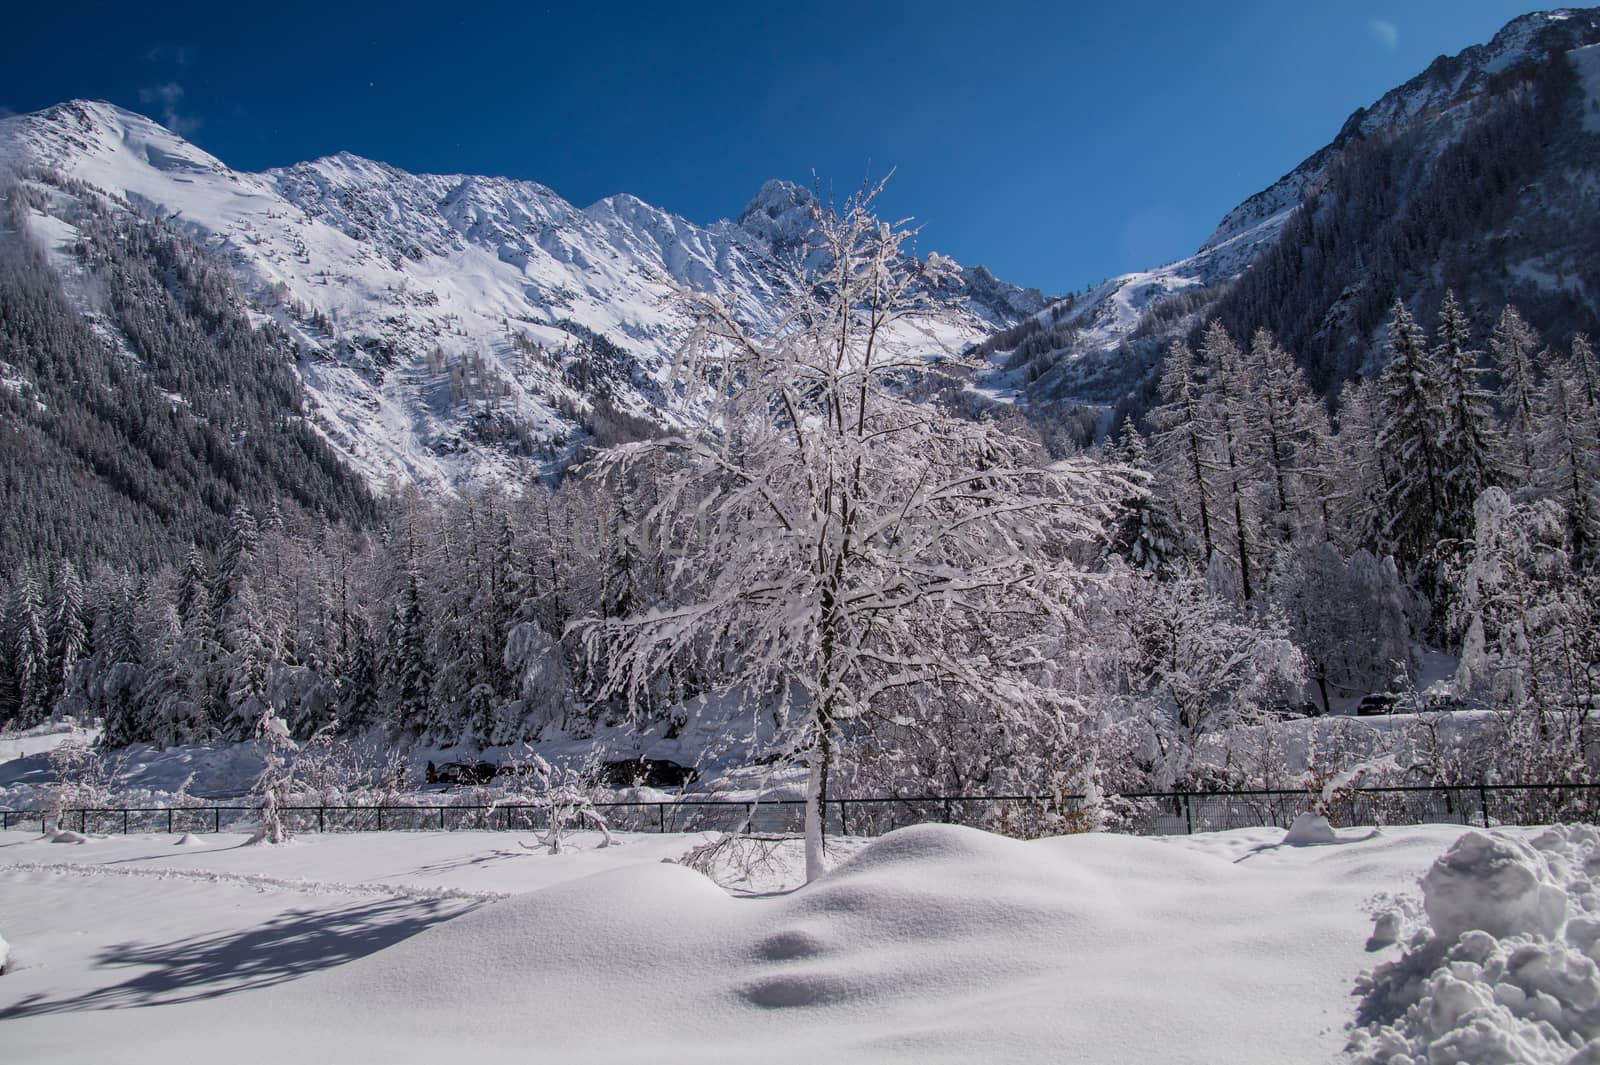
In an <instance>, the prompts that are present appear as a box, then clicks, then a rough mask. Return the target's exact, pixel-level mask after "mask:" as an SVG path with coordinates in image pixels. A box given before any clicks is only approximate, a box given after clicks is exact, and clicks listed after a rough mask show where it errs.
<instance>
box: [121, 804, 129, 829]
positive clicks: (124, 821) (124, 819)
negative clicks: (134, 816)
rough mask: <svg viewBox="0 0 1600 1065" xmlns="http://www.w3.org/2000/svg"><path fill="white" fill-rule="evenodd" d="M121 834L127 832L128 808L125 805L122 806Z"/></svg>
mask: <svg viewBox="0 0 1600 1065" xmlns="http://www.w3.org/2000/svg"><path fill="white" fill-rule="evenodd" d="M122 834H123V835H124V836H126V835H127V834H128V808H127V807H126V806H124V807H123V808H122Z"/></svg>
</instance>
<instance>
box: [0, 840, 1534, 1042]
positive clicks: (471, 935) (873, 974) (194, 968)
mask: <svg viewBox="0 0 1600 1065" xmlns="http://www.w3.org/2000/svg"><path fill="white" fill-rule="evenodd" d="M1463 834H1464V830H1463V829H1461V828H1460V827H1449V826H1425V827H1418V828H1403V829H1402V828H1391V829H1385V830H1383V831H1382V832H1378V833H1374V832H1371V831H1370V830H1350V829H1339V830H1335V832H1334V839H1333V841H1332V842H1331V843H1329V844H1327V845H1323V846H1312V847H1298V846H1284V845H1282V837H1283V833H1282V830H1281V829H1280V830H1277V831H1273V830H1270V829H1261V830H1245V831H1237V832H1227V833H1218V834H1214V835H1204V836H1195V837H1187V838H1169V839H1141V838H1132V837H1122V836H1112V835H1082V836H1069V837H1062V838H1058V839H1046V840H1037V841H1031V842H1019V841H1015V840H1009V839H1004V838H1001V837H998V836H993V835H989V834H986V833H983V832H978V831H976V830H972V829H962V828H955V827H949V826H939V825H927V826H922V827H918V828H913V829H905V830H902V831H900V832H896V833H894V834H892V835H889V836H886V837H883V838H881V839H878V840H875V841H871V842H869V843H865V844H863V843H862V842H861V841H852V846H851V847H849V848H846V851H848V850H854V851H855V854H854V857H852V858H850V859H849V860H847V861H845V862H844V863H843V864H842V865H840V866H839V867H838V868H836V869H835V870H834V871H833V872H832V873H830V874H829V875H827V876H826V877H824V878H823V879H821V880H819V881H817V882H815V883H813V884H811V885H809V886H806V887H801V888H798V889H794V887H795V883H794V880H793V871H792V867H791V868H790V869H789V870H787V871H780V872H779V873H778V874H777V875H776V876H775V877H774V878H773V879H772V880H770V881H769V882H768V883H767V884H765V885H752V886H751V888H752V890H751V892H750V893H749V894H746V895H744V896H734V895H730V894H728V893H727V892H725V891H723V890H722V889H721V888H718V887H717V886H716V885H715V884H713V883H712V882H711V881H709V880H707V879H705V878H704V877H702V876H700V875H699V874H697V873H695V872H693V871H691V870H689V869H686V868H684V867H682V866H678V865H670V864H663V863H662V862H661V859H662V858H664V857H671V856H673V855H675V854H679V853H682V852H683V851H685V850H686V849H687V848H688V847H690V846H691V845H693V844H694V843H696V842H699V840H700V839H702V838H704V837H684V836H627V837H625V838H624V841H623V845H622V846H619V847H615V848H607V849H596V844H597V842H598V840H597V839H596V838H595V837H592V836H580V837H578V840H577V844H576V847H575V849H573V850H571V851H569V852H568V853H566V854H562V855H549V854H544V853H537V852H535V851H531V850H527V849H524V848H521V847H518V846H517V837H516V836H515V834H495V833H475V832H463V833H391V834H352V835H348V836H345V835H341V836H326V837H316V836H309V837H308V836H302V837H298V838H297V839H296V840H295V841H293V842H291V843H290V844H288V845H285V846H280V847H254V848H244V847H240V846H239V844H240V842H241V841H242V838H243V837H240V836H222V837H202V840H203V843H204V846H202V847H182V848H174V847H173V846H171V842H170V839H169V838H168V837H160V836H152V837H139V836H134V837H127V838H123V837H111V838H95V839H91V840H90V841H89V842H88V843H86V844H84V845H83V846H81V847H77V848H72V849H71V850H70V851H69V852H68V855H69V857H70V858H71V861H70V862H63V860H62V857H63V856H62V853H61V850H60V849H59V848H51V847H49V846H48V844H44V843H42V842H40V841H39V839H38V837H37V836H35V835H32V834H29V833H24V832H20V831H12V832H8V833H0V925H3V926H4V927H5V928H6V931H7V934H8V935H10V936H11V938H12V941H13V959H12V963H13V964H12V969H11V970H10V971H8V973H7V975H6V977H5V980H4V982H3V983H0V1031H3V1033H4V1037H5V1045H6V1047H7V1049H8V1051H9V1052H10V1055H8V1056H14V1057H15V1060H19V1061H28V1062H30V1063H45V1062H66V1061H81V1060H91V1059H92V1060H108V1059H109V1057H114V1058H115V1059H116V1060H118V1061H126V1062H130V1063H133V1062H145V1061H149V1062H161V1063H163V1065H168V1063H170V1062H171V1061H174V1060H210V1059H217V1060H230V1061H244V1062H250V1061H261V1062H269V1061H278V1060H282V1059H283V1058H285V1057H286V1056H290V1055H292V1056H293V1057H295V1058H296V1059H299V1060H330V1061H332V1060H336V1061H348V1062H368V1061H370V1062H384V1063H407V1062H435V1061H438V1060H439V1059H440V1058H441V1057H443V1056H449V1057H451V1058H455V1057H460V1056H463V1055H465V1056H468V1057H511V1058H526V1057H530V1056H531V1057H536V1058H537V1059H539V1060H553V1061H571V1062H619V1063H621V1062H636V1061H640V1060H654V1061H696V1062H724V1061H725V1062H749V1061H762V1062H780V1063H781V1062H791V1061H793V1062H810V1061H816V1060H827V1061H830V1062H837V1063H849V1062H874V1063H876V1062H908V1063H909V1062H917V1063H929V1062H962V1063H969V1062H1001V1061H1004V1062H1050V1063H1055V1062H1060V1061H1084V1062H1095V1063H1098V1065H1118V1063H1135V1062H1137V1063H1140V1065H1145V1063H1148V1062H1152V1061H1161V1062H1163V1063H1202V1062H1203V1063H1207V1065H1215V1063H1217V1062H1223V1061H1226V1062H1229V1063H1239V1065H1250V1063H1255V1062H1260V1063H1271V1065H1283V1063H1285V1062H1295V1063H1308V1062H1333V1061H1338V1060H1340V1059H1341V1055H1342V1053H1343V1047H1344V1045H1345V1042H1346V1040H1347V1038H1348V1035H1349V1032H1348V1025H1349V1022H1350V1021H1351V1019H1352V1015H1353V1006H1352V1003H1353V999H1352V998H1351V994H1350V992H1351V988H1352V986H1354V983H1355V981H1356V980H1357V978H1358V976H1359V975H1360V974H1361V973H1362V972H1363V970H1365V969H1367V968H1369V967H1370V966H1371V964H1372V960H1373V959H1372V955H1370V954H1368V953H1367V952H1366V949H1365V943H1366V940H1367V934H1368V931H1369V927H1370V926H1369V918H1368V916H1367V913H1366V909H1367V904H1368V902H1369V900H1370V899H1371V898H1372V897H1373V896H1375V895H1382V896H1386V897H1388V896H1393V895H1395V894H1396V893H1401V892H1405V891H1407V890H1412V889H1414V888H1415V886H1416V884H1417V881H1418V877H1419V876H1420V875H1421V874H1423V873H1424V872H1425V871H1426V870H1427V869H1428V868H1429V865H1430V863H1431V862H1433V860H1434V859H1435V858H1437V857H1438V855H1439V854H1440V853H1441V852H1442V851H1444V850H1445V849H1446V848H1448V847H1449V846H1450V845H1451V844H1452V843H1454V842H1455V841H1456V840H1457V839H1458V838H1460V837H1462V836H1463ZM1537 835H1538V833H1537V832H1513V833H1506V834H1503V835H1500V836H1499V838H1503V839H1508V840H1525V839H1528V838H1530V837H1534V836H1537ZM1517 845H1518V846H1521V844H1517ZM1530 846H1532V844H1530ZM500 894H505V895H508V896H509V897H506V898H503V899H499V898H497V896H498V895H500Z"/></svg>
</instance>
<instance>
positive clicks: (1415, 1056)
mask: <svg viewBox="0 0 1600 1065" xmlns="http://www.w3.org/2000/svg"><path fill="white" fill-rule="evenodd" d="M1596 873H1600V832H1596V830H1595V829H1594V828H1591V827H1588V826H1562V827H1557V828H1553V829H1550V830H1548V831H1546V832H1544V833H1543V834H1541V835H1539V836H1537V837H1535V838H1534V839H1532V840H1527V841H1524V840H1520V839H1514V838H1510V837H1508V836H1504V835H1500V834H1498V833H1484V832H1469V833H1467V834H1466V835H1464V836H1462V837H1461V838H1460V839H1459V840H1457V841H1456V842H1455V844H1454V845H1453V846H1451V847H1450V849H1449V850H1448V851H1446V852H1445V854H1444V855H1443V856H1442V857H1440V858H1439V859H1438V860H1437V861H1436V862H1435V863H1434V864H1433V867H1432V868H1431V869H1430V870H1429V871H1428V873H1427V875H1425V876H1424V877H1423V878H1422V892H1423V909H1424V911H1425V913H1426V914H1427V919H1428V925H1427V927H1424V928H1421V929H1419V930H1418V931H1417V932H1415V933H1414V934H1413V935H1412V936H1411V937H1410V939H1409V941H1408V942H1407V944H1406V952H1405V954H1404V955H1403V956H1402V957H1401V958H1400V959H1399V960H1397V961H1393V962H1389V963H1387V964H1384V965H1380V966H1378V967H1377V968H1375V969H1373V970H1372V971H1371V972H1370V973H1368V974H1367V975H1365V976H1364V977H1362V978H1361V979H1360V980H1359V981H1358V982H1357V990H1358V991H1359V992H1361V993H1362V995H1363V998H1362V1003H1361V1007H1360V1011H1359V1014H1358V1020H1359V1023H1360V1024H1361V1025H1363V1027H1361V1028H1358V1029H1357V1030H1356V1031H1355V1032H1354V1033H1353V1035H1352V1037H1351V1040H1350V1045H1349V1050H1350V1052H1351V1054H1352V1056H1353V1057H1354V1059H1355V1060H1356V1061H1357V1062H1359V1063H1361V1065H1437V1063H1445V1062H1449V1063H1452V1065H1453V1063H1457V1062H1472V1063H1473V1065H1600V967H1597V966H1596V964H1595V962H1596V960H1597V959H1600V895H1597V892H1596V884H1595V883H1594V881H1593V880H1592V879H1591V877H1592V875H1594V874H1596ZM1383 920H1384V918H1383V917H1380V918H1379V921H1380V923H1382V922H1383Z"/></svg>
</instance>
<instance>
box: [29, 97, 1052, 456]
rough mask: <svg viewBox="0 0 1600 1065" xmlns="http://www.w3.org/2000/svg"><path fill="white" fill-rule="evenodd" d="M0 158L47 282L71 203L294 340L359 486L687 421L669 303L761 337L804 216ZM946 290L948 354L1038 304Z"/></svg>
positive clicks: (801, 206)
mask: <svg viewBox="0 0 1600 1065" xmlns="http://www.w3.org/2000/svg"><path fill="white" fill-rule="evenodd" d="M0 155H3V157H4V158H6V159H7V160H9V161H10V162H12V163H13V164H14V165H17V166H18V167H19V168H20V169H21V170H22V171H23V172H24V174H25V175H28V177H27V180H28V181H29V182H30V183H32V184H34V185H36V186H38V191H40V192H41V193H42V195H41V196H39V197H36V198H37V199H38V200H39V201H40V202H42V203H43V205H44V206H43V207H42V208H40V209H38V210H36V211H35V212H34V216H33V218H32V220H31V222H30V225H29V228H30V229H31V230H32V232H33V234H34V236H35V237H36V238H37V239H39V240H40V241H41V242H43V243H44V244H46V245H47V246H48V247H49V249H50V251H51V253H52V255H53V257H54V258H55V260H56V262H57V263H58V265H59V266H61V267H62V273H63V274H64V275H65V276H66V277H67V278H68V279H69V280H70V279H71V278H73V277H75V276H77V275H78V274H79V273H81V271H79V270H78V269H77V264H76V263H75V262H74V261H73V252H72V249H73V246H74V241H75V236H74V226H73V218H74V216H75V212H77V211H80V210H83V209H84V205H83V204H82V203H81V202H80V201H81V199H82V196H83V190H82V189H81V188H80V187H79V186H78V185H77V184H74V183H81V185H83V186H87V187H88V188H89V189H90V190H92V191H93V194H94V195H97V196H103V197H104V198H105V199H106V201H107V202H108V203H109V205H110V209H112V210H126V209H132V210H137V211H141V212H145V213H148V214H152V215H155V216H158V217H160V218H161V219H163V220H165V221H166V222H167V223H168V224H170V225H172V226H173V227H175V228H177V229H179V230H180V231H181V232H183V233H185V234H186V235H187V236H188V237H190V238H191V239H192V240H193V241H194V242H196V243H197V244H198V245H200V246H201V247H203V248H204V249H206V250H207V251H208V252H209V253H210V254H211V255H212V256H214V257H215V258H216V259H217V260H219V261H220V262H222V263H224V264H225V265H226V266H227V267H228V268H229V270H230V272H231V273H232V275H233V276H234V278H235V280H236V281H237V282H238V284H239V286H240V288H241V289H242V291H243V292H244V293H245V294H246V295H247V297H248V298H249V300H250V301H251V305H252V313H253V314H255V315H256V316H257V317H258V319H265V318H266V317H270V318H272V319H275V320H276V321H277V322H278V323H279V324H280V325H281V326H282V327H283V328H284V329H286V330H287V331H288V332H289V334H290V335H291V336H292V337H293V338H294V340H295V341H296V342H297V343H298V345H299V347H300V349H301V352H302V358H301V359H300V360H299V372H300V374H301V377H302V379H303V381H304V383H305V385H306V388H307V391H308V393H309V399H310V402H311V407H312V411H311V414H312V418H313V422H314V424H315V425H316V426H317V427H318V429H319V430H320V431H321V432H322V433H323V434H324V435H325V436H326V438H327V439H328V440H329V441H330V442H332V443H333V444H334V445H335V447H336V448H337V449H338V450H339V451H340V452H341V453H342V454H343V455H344V457H345V458H346V459H348V461H349V462H350V463H352V464H353V465H354V466H355V467H356V468H357V469H359V470H360V471H361V472H362V473H363V474H364V475H365V476H366V477H367V479H368V480H369V481H370V482H371V483H372V484H374V485H375V486H378V487H385V486H390V485H393V484H397V483H413V484H419V485H422V486H427V487H447V486H464V485H471V484H481V483H490V482H501V483H506V482H514V481H516V480H518V479H522V478H525V477H527V476H528V475H529V474H530V473H532V472H535V471H537V470H540V469H544V468H547V467H548V465H549V464H551V463H554V462H558V461H560V460H561V459H562V458H563V457H564V456H566V455H567V454H569V453H570V451H571V448H572V447H573V445H574V443H575V442H576V441H578V440H581V439H583V438H585V437H586V436H588V435H591V434H594V433H600V434H605V433H608V432H615V431H618V427H619V426H628V425H634V426H637V425H638V424H639V422H637V421H635V419H643V420H647V421H653V422H657V423H659V422H672V421H675V420H681V419H684V418H689V417H692V416H693V412H692V411H688V410H686V409H685V408H684V407H683V406H682V404H681V403H680V402H679V401H678V400H677V398H676V396H675V391H674V387H673V382H672V381H671V380H670V379H669V377H670V367H671V361H672V355H673V353H674V351H675V349H676V345H677V342H678V338H679V337H680V336H681V335H682V332H683V327H684V321H683V318H682V315H681V313H680V312H679V310H678V309H677V307H676V305H675V303H674V301H673V299H672V293H673V291H674V289H675V288H676V287H678V286H684V287H688V288H693V289H696V290H700V291H705V292H713V293H716V294H718V295H721V296H725V297H728V298H731V299H735V300H736V301H737V306H738V309H739V312H740V314H742V315H743V316H745V317H746V318H748V319H749V320H751V321H752V322H755V323H761V322H763V321H764V320H766V319H768V318H770V316H771V313H772V308H773V305H774V303H775V299H776V296H777V286H779V285H781V284H782V275H781V272H780V271H779V269H778V266H779V262H778V258H777V256H779V255H784V254H788V253H789V252H791V251H792V250H794V249H795V248H797V247H800V246H803V245H804V243H805V240H806V235H807V229H808V225H809V217H810V216H809V205H810V203H811V202H812V201H811V194H810V193H809V192H808V191H807V190H805V189H803V188H801V187H799V186H796V185H793V184H790V183H787V182H781V181H772V182H768V183H767V184H766V185H765V186H764V187H763V188H762V189H761V190H760V192H759V194H758V195H757V196H756V197H755V199H754V200H752V201H751V203H750V204H749V206H748V207H746V208H745V210H744V212H743V213H742V215H741V216H740V218H739V220H738V221H737V222H734V221H721V222H717V223H714V224H712V225H710V226H698V225H695V224H693V223H691V222H688V221H686V220H684V219H682V218H679V217H677V216H675V215H672V214H669V213H667V212H666V211H662V210H660V209H658V208H655V207H652V206H650V205H649V204H646V203H644V202H642V201H640V200H639V199H637V198H635V197H633V196H628V195H617V196H610V197H607V198H606V199H603V200H600V201H599V202H597V203H595V204H592V205H590V206H589V207H586V208H579V207H576V206H574V205H572V204H570V203H568V202H567V201H565V200H563V199H562V198H561V197H560V196H558V195H557V194H556V193H554V192H553V191H551V190H550V189H548V188H545V187H544V186H542V185H538V184H535V183H533V182H530V181H517V180H512V179H509V178H494V177H480V176H472V175H432V174H410V173H406V172H405V171H402V170H398V169H396V168H394V167H391V166H387V165H385V164H383V163H378V162H374V161H372V160H368V159H363V158H360V157H358V156H354V155H350V154H347V153H340V154H338V155H335V156H331V157H328V158H324V159H318V160H315V161H313V162H308V163H300V164H297V165H294V166H290V167H286V168H283V169H277V170H269V171H265V172H262V173H244V172H239V171H235V170H232V169H230V168H229V167H228V166H226V165H225V164H224V163H223V162H222V161H220V160H218V159H216V158H215V157H213V156H211V155H209V154H207V153H206V152H204V151H202V150H201V149H199V148H198V147H196V146H195V145H193V144H190V143H188V142H187V141H185V140H184V139H183V138H182V137H179V136H178V135H176V134H174V133H172V132H171V131H169V130H167V129H165V128H163V127H162V126H160V125H158V124H156V123H155V122H153V121H151V120H149V119H147V118H144V117H142V116H140V115H137V114H133V113H131V112H128V111H125V110H122V109H120V108H117V107H114V106H112V105H110V104H106V103H96V102H87V101H73V102H70V103H65V104H61V105H58V106H56V107H52V108H49V109H48V110H45V111H40V112H37V113H34V114H30V115H23V116H19V117H15V118H11V119H7V120H5V121H3V122H0ZM62 178H65V179H69V180H68V182H67V183H66V185H71V186H72V187H71V188H68V187H66V185H64V184H63V182H62V181H61V180H60V179H62ZM966 282H967V283H966V284H965V286H964V287H963V290H962V291H961V292H959V293H952V295H959V296H961V297H963V299H962V301H961V303H960V305H959V310H958V312H957V313H958V316H959V325H957V326H956V327H954V328H953V329H952V331H951V333H950V335H949V336H948V337H944V338H942V339H943V340H944V341H945V342H946V343H948V344H951V345H953V346H961V345H964V344H966V343H968V342H970V341H973V340H976V339H978V338H980V337H982V336H984V335H986V334H987V333H989V332H991V331H992V330H993V329H995V328H997V327H1003V326H1006V325H1009V324H1012V323H1014V322H1015V321H1017V320H1019V319H1020V318H1022V317H1024V316H1026V315H1028V314H1030V313H1034V312H1036V311H1038V310H1039V309H1040V308H1041V307H1043V306H1044V302H1045V301H1044V299H1043V298H1042V296H1041V295H1040V294H1039V293H1038V292H1037V291H1032V290H1023V289H1019V288H1017V287H1016V286H1012V285H1008V284H1005V283H1003V282H1000V281H998V280H997V279H995V278H994V277H993V276H992V275H991V274H989V273H988V271H986V270H984V269H982V268H981V267H979V268H975V269H972V270H970V271H968V272H967V273H966ZM80 297H81V300H82V303H83V305H84V307H85V309H86V311H87V312H89V313H91V314H92V313H93V303H94V301H93V299H92V293H80ZM623 431H626V430H623Z"/></svg>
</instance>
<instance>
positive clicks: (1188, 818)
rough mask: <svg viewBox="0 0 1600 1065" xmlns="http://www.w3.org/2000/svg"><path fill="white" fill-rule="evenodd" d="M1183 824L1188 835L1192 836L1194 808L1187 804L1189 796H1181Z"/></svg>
mask: <svg viewBox="0 0 1600 1065" xmlns="http://www.w3.org/2000/svg"><path fill="white" fill-rule="evenodd" d="M1183 824H1184V828H1185V830H1186V831H1187V832H1188V834H1189V835H1191V836H1192V835H1194V807H1193V806H1192V805H1190V803H1189V796H1188V794H1187V793H1186V794H1185V795H1184V796H1183Z"/></svg>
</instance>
